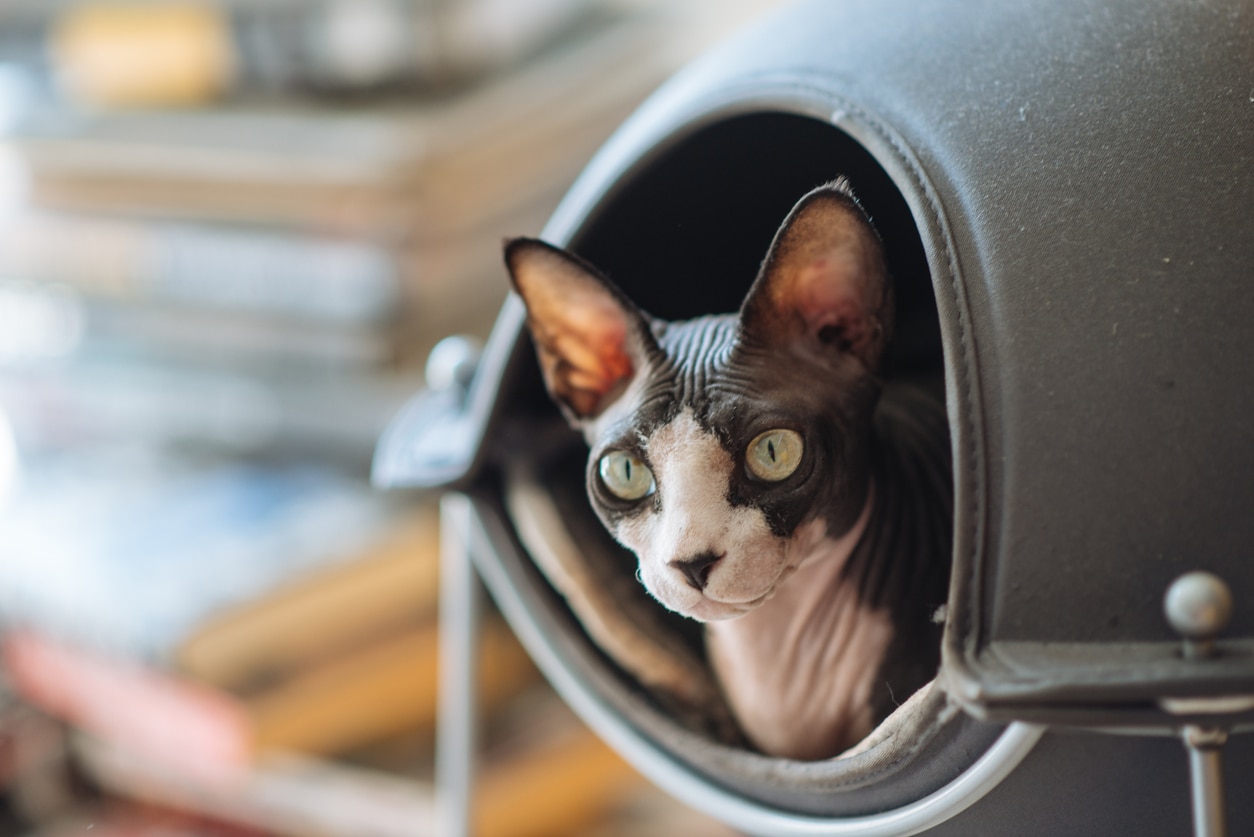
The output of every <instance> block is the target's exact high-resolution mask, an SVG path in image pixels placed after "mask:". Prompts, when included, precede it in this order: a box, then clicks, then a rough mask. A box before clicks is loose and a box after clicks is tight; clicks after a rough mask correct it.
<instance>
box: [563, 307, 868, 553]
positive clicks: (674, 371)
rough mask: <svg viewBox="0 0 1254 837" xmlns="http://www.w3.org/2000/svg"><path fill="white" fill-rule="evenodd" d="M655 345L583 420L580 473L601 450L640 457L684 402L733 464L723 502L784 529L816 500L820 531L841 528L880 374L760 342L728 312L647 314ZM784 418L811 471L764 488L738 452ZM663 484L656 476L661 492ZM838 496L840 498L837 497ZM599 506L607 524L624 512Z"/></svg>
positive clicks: (864, 477)
mask: <svg viewBox="0 0 1254 837" xmlns="http://www.w3.org/2000/svg"><path fill="white" fill-rule="evenodd" d="M652 328H653V333H654V336H655V338H656V342H657V347H658V348H657V351H656V352H653V353H652V354H651V356H650V357H649V358H648V360H647V362H646V364H644V366H643V368H641V369H639V370H637V373H636V376H635V378H634V379H633V380H632V382H631V384H630V385H629V386H628V387H627V389H626V390H625V391H624V392H623V394H622V396H621V397H620V398H619V399H618V400H617V401H615V402H614V403H613V404H612V405H611V406H610V407H609V408H608V409H607V410H606V411H605V412H604V413H603V414H602V415H601V416H599V417H598V418H597V419H596V420H595V421H593V422H591V423H590V424H589V425H588V426H587V428H586V429H587V439H588V442H589V445H590V447H591V455H590V457H589V467H588V479H589V480H593V479H596V468H597V463H598V461H599V459H600V456H601V455H602V454H603V453H604V451H606V450H609V449H612V448H621V449H628V450H632V451H634V452H636V453H637V454H638V455H642V456H643V458H644V459H645V460H646V462H647V461H648V442H649V439H650V438H652V437H653V436H654V435H655V434H656V433H657V431H658V430H659V429H661V428H662V427H664V426H666V425H667V424H669V423H670V422H672V421H673V420H675V418H676V417H677V416H679V414H680V413H681V412H685V411H687V412H688V413H690V414H691V415H692V416H693V418H695V420H696V421H697V423H698V424H699V425H700V427H701V428H702V429H703V430H705V431H706V432H708V433H709V434H710V435H711V436H713V437H714V438H716V439H717V440H718V442H719V444H720V445H721V446H722V447H723V449H724V450H725V451H726V452H727V454H728V456H729V457H730V458H731V460H732V462H733V463H735V464H736V467H734V468H733V472H732V475H731V479H730V480H729V485H728V496H727V500H728V502H729V503H730V504H731V505H733V506H743V505H749V506H755V507H758V508H761V509H762V510H763V512H764V513H765V514H766V518H767V520H768V522H769V523H770V526H771V529H772V531H773V532H774V533H775V534H776V535H777V536H779V537H789V536H791V535H792V532H793V530H795V528H796V527H797V526H798V525H799V524H800V523H802V522H804V521H806V520H808V519H812V518H813V517H815V516H816V515H817V513H818V512H815V513H811V512H813V511H814V510H821V511H822V512H826V513H828V514H830V517H829V518H828V520H827V522H828V531H829V533H832V534H839V533H842V532H844V531H847V530H848V529H849V528H850V527H851V526H852V525H853V523H854V522H855V521H856V518H857V512H858V511H860V510H861V507H862V504H861V499H862V498H863V497H864V496H865V492H866V488H867V486H866V483H867V481H868V479H869V457H868V453H867V438H868V434H869V432H870V431H869V427H870V416H871V413H872V412H873V410H874V407H875V401H876V397H877V395H878V390H879V386H878V382H877V381H876V380H875V379H874V377H873V376H872V375H870V374H869V373H868V372H867V370H866V369H865V367H864V366H862V364H861V363H860V362H859V361H857V360H856V359H855V358H853V357H851V356H849V355H847V354H844V353H840V352H837V351H835V350H833V351H832V352H831V353H830V354H827V355H815V353H813V352H811V351H806V350H804V349H803V348H802V347H800V346H799V347H797V348H796V349H789V348H788V347H783V348H781V347H779V346H775V347H771V348H768V347H766V346H764V345H759V344H757V343H755V342H754V341H753V339H752V338H751V337H750V336H748V335H745V334H744V333H742V330H741V328H740V322H739V319H738V318H737V317H736V316H735V315H720V316H708V317H701V318H698V319H695V320H687V321H683V322H664V321H654V322H653V323H652ZM776 428H789V429H793V430H796V431H797V432H799V433H801V435H802V437H803V439H804V443H805V450H806V453H805V459H804V463H805V464H803V468H808V469H809V472H808V473H809V474H810V476H809V478H807V479H804V480H802V481H800V484H798V485H795V488H794V490H791V491H790V490H777V489H772V490H764V487H763V485H762V484H761V483H756V482H754V481H752V480H750V479H749V478H748V477H747V476H746V475H745V474H744V468H743V462H744V452H745V449H746V448H747V446H748V444H749V442H750V441H752V440H753V438H754V437H756V436H757V435H758V434H759V433H762V432H765V431H767V430H772V429H776ZM665 492H666V487H665V486H659V495H661V500H660V501H661V502H666V498H665ZM842 501H846V502H842ZM594 505H596V506H597V511H598V514H600V515H601V517H602V520H603V522H605V524H606V526H607V528H609V529H610V531H614V530H615V528H616V526H617V523H618V521H619V519H621V517H622V515H623V512H620V511H616V510H613V509H607V508H604V507H602V506H601V504H594Z"/></svg>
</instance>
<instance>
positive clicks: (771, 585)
mask: <svg viewBox="0 0 1254 837" xmlns="http://www.w3.org/2000/svg"><path fill="white" fill-rule="evenodd" d="M506 260H507V263H508V265H509V267H510V273H511V276H512V278H513V280H514V285H515V288H516V289H517V290H518V292H519V293H520V295H521V296H522V297H523V300H524V302H525V303H526V305H527V310H528V326H529V328H530V330H531V333H532V336H533V339H534V342H535V345H536V349H537V355H538V357H539V360H540V365H541V369H542V371H543V373H544V378H545V384H546V387H547V388H548V390H549V393H550V394H551V395H552V396H553V398H554V399H555V400H556V401H557V403H558V405H559V406H560V407H561V408H562V410H563V412H564V413H565V415H566V416H567V418H568V419H569V420H570V421H571V423H572V424H573V425H574V426H575V427H577V428H578V429H580V430H581V431H582V432H583V434H584V437H585V439H586V440H587V441H588V444H589V447H590V456H589V460H588V471H587V482H588V495H589V498H590V500H591V502H592V505H593V507H594V508H595V509H596V511H597V513H598V515H599V516H600V518H601V520H602V521H603V522H604V524H605V526H606V527H607V529H608V530H609V531H610V532H611V534H613V535H614V537H615V538H616V539H617V540H618V541H619V542H620V543H622V544H623V545H624V546H626V547H628V548H629V549H631V550H632V551H633V552H635V553H636V555H637V557H638V559H639V569H638V573H637V574H638V577H639V578H640V580H641V581H642V582H643V584H644V585H645V587H646V588H647V589H648V590H649V592H650V593H651V594H652V595H653V596H654V597H655V598H657V599H658V600H659V601H660V602H661V603H662V604H663V605H665V606H666V607H668V608H670V609H671V610H674V611H676V612H678V613H681V614H684V615H686V616H689V617H692V618H695V619H699V620H702V621H710V620H717V619H729V618H735V617H736V616H739V615H742V614H744V613H747V612H748V611H750V610H752V609H754V608H755V607H757V606H759V605H760V604H762V603H763V602H764V601H766V600H767V599H769V598H770V596H771V594H772V592H773V591H774V590H775V589H776V587H777V586H778V585H779V583H780V582H781V581H783V580H784V579H786V578H787V577H788V576H789V575H790V574H791V573H792V572H793V571H794V570H795V569H796V568H797V567H798V566H799V565H800V563H801V562H802V561H804V560H805V558H806V557H807V556H808V555H810V554H812V553H814V552H815V551H816V550H818V549H820V548H821V546H822V544H823V542H824V541H825V540H826V539H829V538H836V537H839V536H840V535H842V534H844V533H845V532H847V531H848V530H849V529H850V528H851V527H852V526H853V525H854V523H855V522H856V521H857V520H858V517H859V515H860V513H861V511H862V509H863V506H864V504H865V499H866V494H867V490H868V480H869V476H868V474H869V463H868V459H867V448H868V444H867V442H868V434H869V426H870V416H871V412H872V411H873V409H874V405H875V399H876V396H877V394H878V382H877V380H876V378H875V375H874V370H875V368H876V366H877V364H878V360H879V356H880V353H881V351H882V349H883V346H884V343H885V342H886V340H887V333H888V328H889V325H890V320H891V298H890V296H889V291H888V283H887V279H886V276H885V270H884V263H883V255H882V252H881V249H880V244H879V239H878V237H877V236H876V235H875V232H874V230H873V229H872V228H871V226H870V224H869V223H868V221H867V220H866V218H865V216H864V215H863V213H862V211H861V209H860V208H859V207H858V205H857V204H856V203H855V202H854V200H853V199H852V197H851V196H850V194H849V192H848V188H847V186H845V185H844V183H843V182H837V183H834V184H829V185H827V186H824V187H820V188H819V189H817V190H815V191H814V192H811V193H810V194H808V195H806V196H805V197H804V198H802V199H801V201H800V202H799V203H798V204H797V205H796V206H795V207H794V208H793V210H792V212H791V213H790V214H789V215H788V217H787V218H786V219H785V221H784V223H783V225H782V226H781V227H780V230H779V231H778V232H777V234H776V236H775V240H774V242H773V243H772V245H771V248H770V250H769V251H768V254H767V257H766V259H765V261H764V262H763V267H762V269H761V272H760V273H759V275H758V277H757V280H756V281H755V282H754V284H753V286H752V287H751V289H750V291H749V294H748V296H747V297H746V299H745V302H744V304H743V306H742V308H741V311H740V313H739V314H738V315H723V316H711V317H702V318H699V319H696V320H690V321H685V322H667V321H662V320H658V319H656V318H653V317H650V316H649V315H647V314H645V313H644V312H642V311H640V310H639V309H638V308H636V307H635V306H634V305H633V304H632V303H631V302H630V301H629V300H627V299H626V297H625V296H623V294H622V293H621V292H620V291H619V290H618V289H617V288H616V287H615V286H614V285H613V284H611V283H610V282H609V280H607V279H606V278H605V277H603V276H601V274H600V273H599V272H598V271H597V270H596V269H595V268H593V267H591V266H590V265H588V264H586V263H584V262H582V261H581V260H580V259H578V258H577V257H575V256H573V255H571V254H569V253H565V252H564V251H561V250H558V249H556V248H553V247H550V246H549V245H547V244H544V243H542V242H539V241H536V240H533V239H517V240H515V241H513V242H510V243H509V245H508V246H507V250H506Z"/></svg>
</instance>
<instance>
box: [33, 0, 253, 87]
mask: <svg viewBox="0 0 1254 837" xmlns="http://www.w3.org/2000/svg"><path fill="white" fill-rule="evenodd" d="M51 52H52V58H53V64H54V66H55V67H56V72H57V76H58V81H59V82H60V84H61V87H62V89H63V90H64V92H65V93H66V94H67V95H69V96H70V97H72V98H74V99H75V100H77V101H79V102H82V103H84V104H89V105H99V106H106V107H135V106H155V105H189V104H199V103H202V102H206V101H210V100H212V99H215V98H217V97H218V96H220V95H221V94H222V93H223V92H225V91H226V90H227V88H229V87H230V84H231V80H232V77H233V74H234V67H235V53H234V49H233V47H232V44H231V32H230V21H229V20H227V18H226V12H225V11H224V10H223V9H222V8H215V7H214V6H212V5H208V4H205V3H183V2H176V3H111V2H89V3H82V4H79V5H73V6H70V7H68V8H67V9H66V11H65V12H64V13H63V14H62V16H61V17H60V18H59V19H58V20H57V22H56V24H55V26H54V28H53V32H52V38H51Z"/></svg>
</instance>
